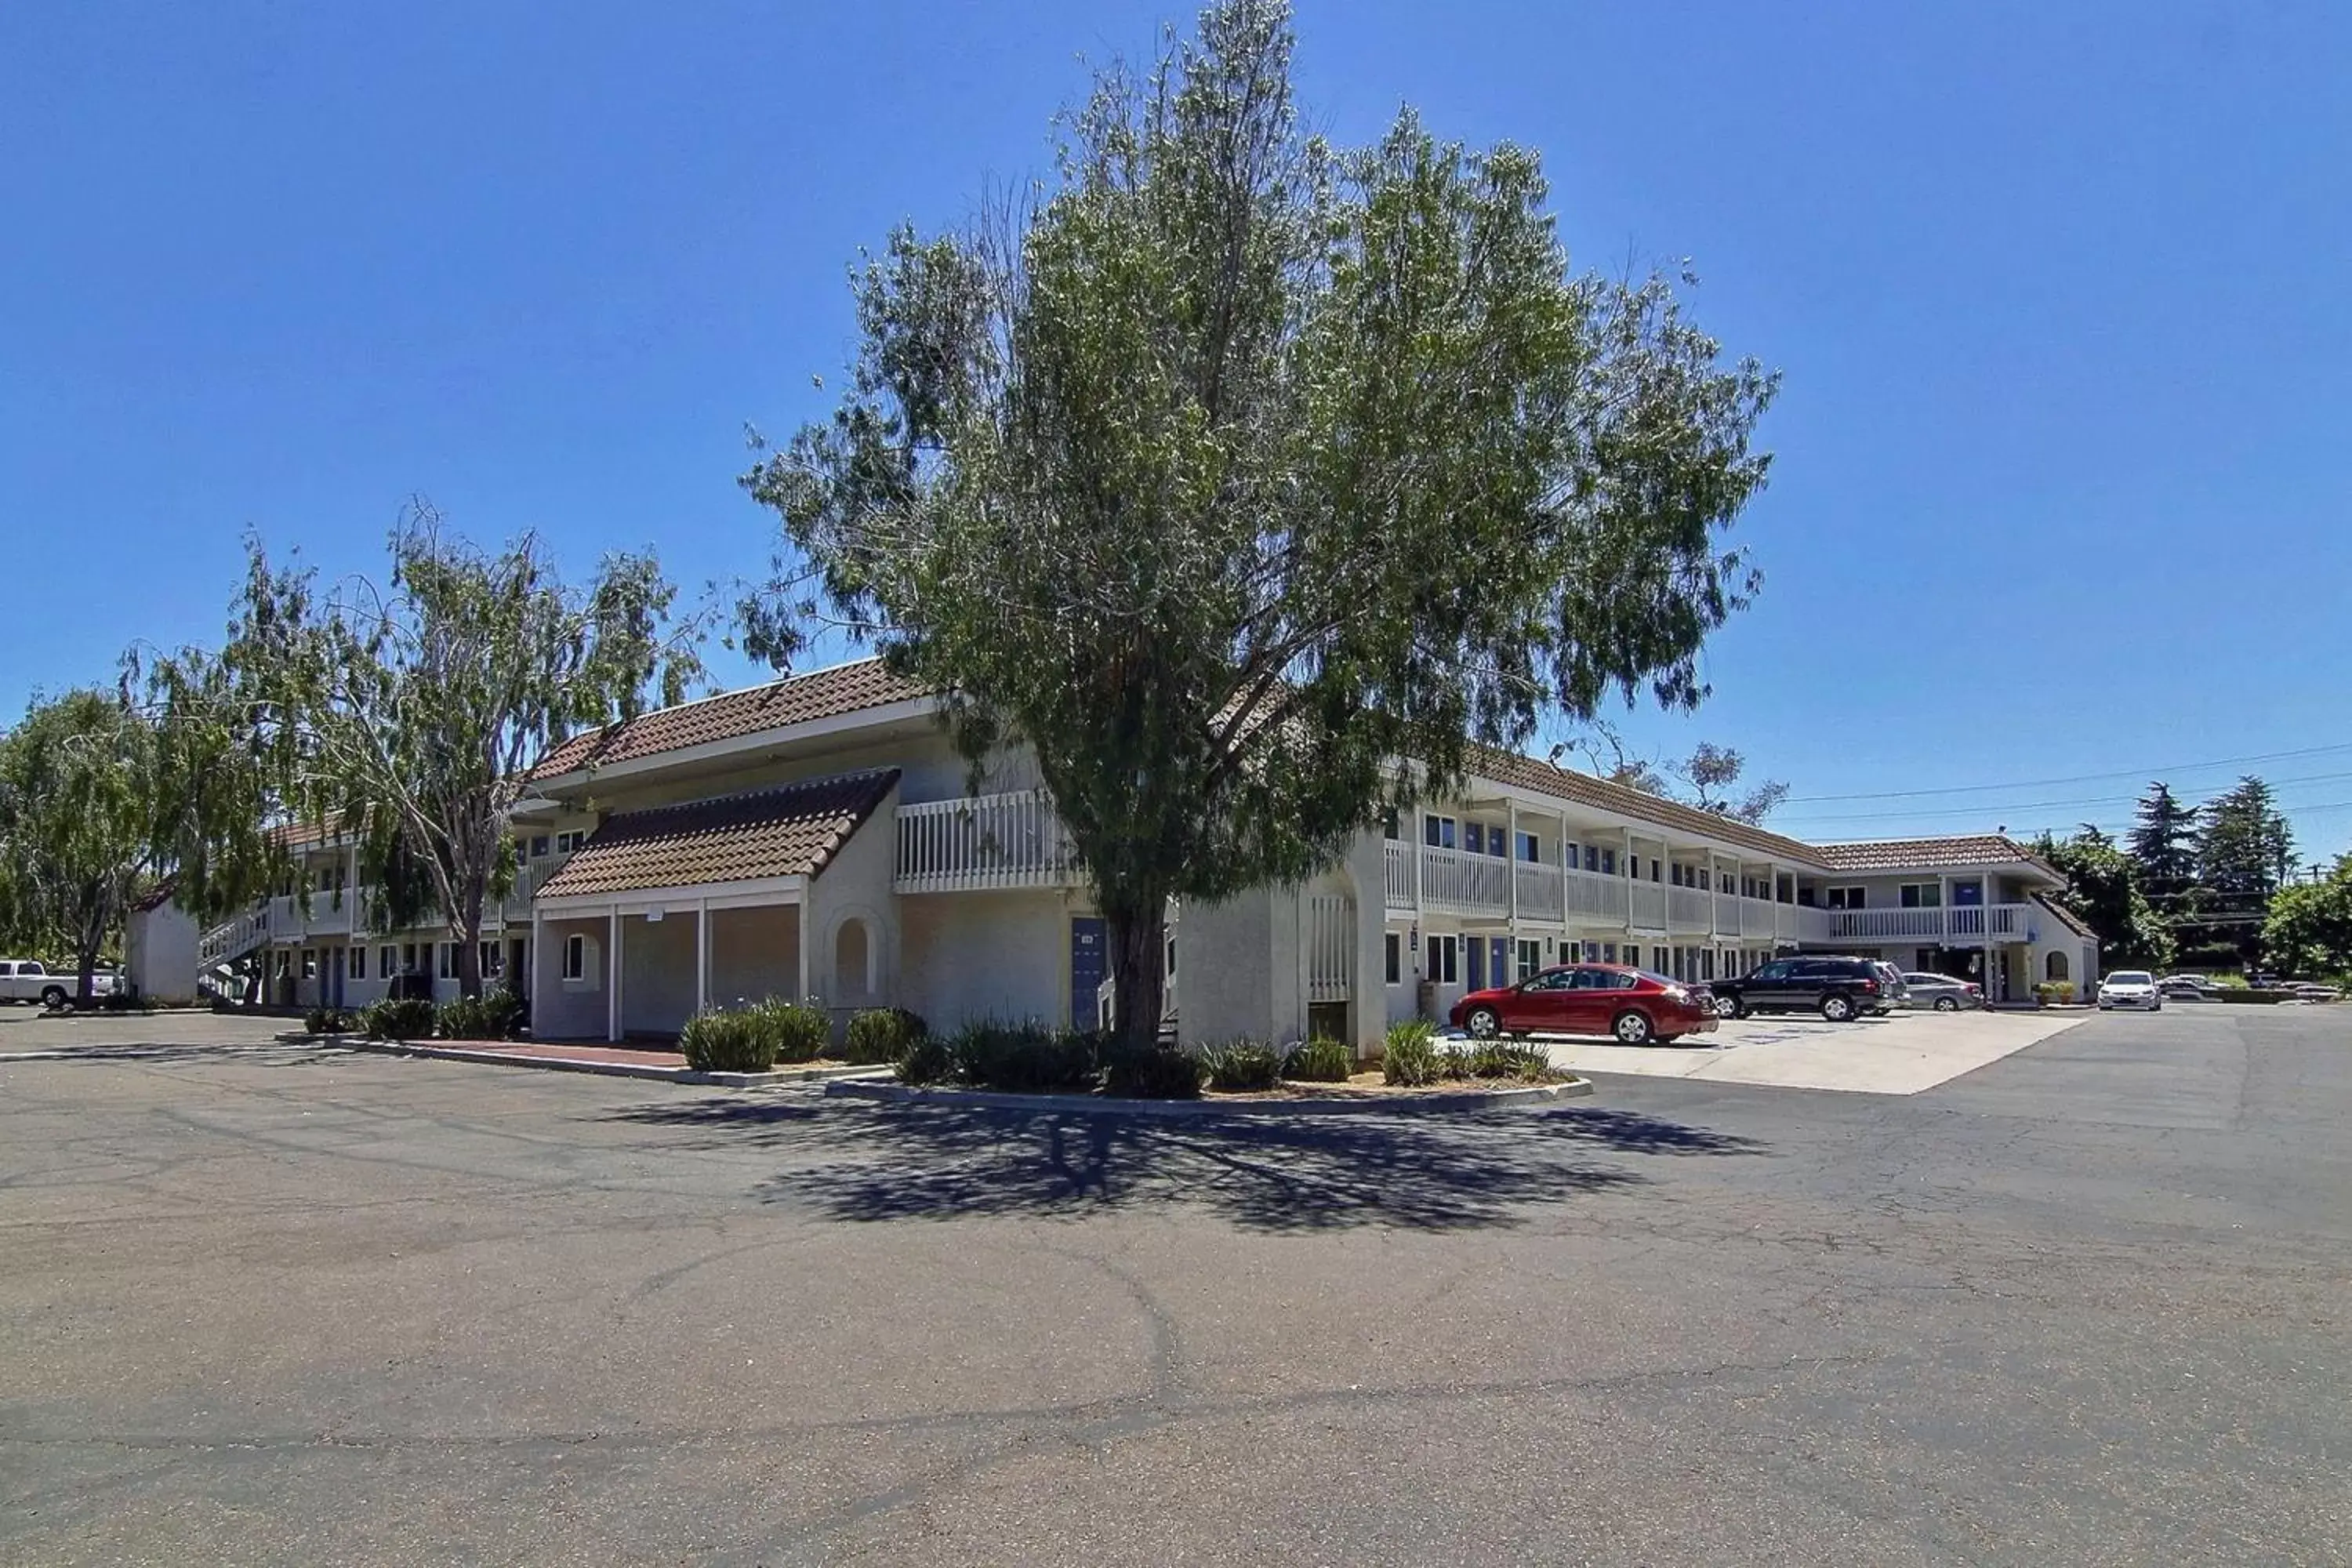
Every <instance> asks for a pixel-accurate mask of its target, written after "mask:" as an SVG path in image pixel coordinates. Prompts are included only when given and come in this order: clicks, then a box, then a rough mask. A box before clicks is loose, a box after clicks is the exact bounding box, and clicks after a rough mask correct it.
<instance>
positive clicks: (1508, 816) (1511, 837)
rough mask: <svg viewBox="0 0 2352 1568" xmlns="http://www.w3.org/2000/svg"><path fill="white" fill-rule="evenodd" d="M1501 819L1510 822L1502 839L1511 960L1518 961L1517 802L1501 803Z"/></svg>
mask: <svg viewBox="0 0 2352 1568" xmlns="http://www.w3.org/2000/svg"><path fill="white" fill-rule="evenodd" d="M1503 819H1504V820H1505V821H1506V822H1507V823H1509V824H1510V826H1509V828H1508V829H1507V831H1506V834H1505V837H1504V839H1503V866H1504V874H1505V875H1507V876H1508V877H1509V878H1510V879H1511V888H1510V893H1511V949H1512V951H1511V962H1512V963H1514V964H1516V963H1517V962H1518V944H1519V803H1518V802H1517V801H1516V800H1513V801H1506V802H1504V804H1503Z"/></svg>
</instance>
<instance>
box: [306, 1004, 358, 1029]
mask: <svg viewBox="0 0 2352 1568" xmlns="http://www.w3.org/2000/svg"><path fill="white" fill-rule="evenodd" d="M351 1026H352V1015H351V1014H350V1013H347V1012H345V1011H344V1010H343V1009H342V1008H341V1007H313V1008H311V1009H310V1011H309V1012H307V1013H305V1014H303V1015H302V1032H303V1033H304V1034H306V1035H340V1034H341V1033H343V1032H344V1031H345V1030H347V1029H349V1028H350V1027H351Z"/></svg>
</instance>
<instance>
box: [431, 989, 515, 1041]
mask: <svg viewBox="0 0 2352 1568" xmlns="http://www.w3.org/2000/svg"><path fill="white" fill-rule="evenodd" d="M434 1020H435V1022H436V1024H437V1025H438V1026H440V1031H441V1037H442V1038H443V1039H445V1040H510V1039H513V1038H514V1037H516V1036H517V1035H520V1033H522V1029H523V1026H524V1025H525V1024H526V1023H528V1022H529V1021H530V1009H529V1008H528V1007H526V1006H525V1005H524V1004H523V1000H522V998H521V997H520V996H518V995H516V994H514V993H513V992H511V991H509V990H506V989H505V988H504V987H500V988H499V989H497V990H494V991H485V992H483V993H482V994H480V995H479V996H457V997H452V998H451V999H450V1000H449V1001H447V1002H445V1003H443V1004H442V1005H441V1006H440V1007H439V1009H438V1010H436V1013H435V1014H434Z"/></svg>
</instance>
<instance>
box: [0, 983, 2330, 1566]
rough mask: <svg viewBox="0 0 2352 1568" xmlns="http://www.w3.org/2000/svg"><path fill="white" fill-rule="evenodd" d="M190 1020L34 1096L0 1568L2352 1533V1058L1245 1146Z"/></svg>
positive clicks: (1659, 1093) (25, 1076)
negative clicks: (323, 1045)
mask: <svg viewBox="0 0 2352 1568" xmlns="http://www.w3.org/2000/svg"><path fill="white" fill-rule="evenodd" d="M232 1022H234V1021H232ZM147 1025H148V1029H147V1036H148V1037H142V1038H124V1039H121V1040H119V1041H114V1042H111V1043H113V1044H116V1045H119V1046H121V1047H141V1048H152V1049H153V1050H154V1051H155V1052H156V1054H152V1055H147V1056H139V1057H129V1058H126V1057H122V1056H120V1055H118V1056H114V1057H112V1058H108V1057H105V1056H102V1055H101V1056H86V1057H83V1058H79V1059H47V1060H40V1059H23V1058H22V1055H21V1052H19V1053H18V1055H17V1057H16V1058H15V1059H10V1058H0V1260H5V1261H0V1563H12V1564H13V1563H28V1564H30V1563H41V1564H53V1563H55V1564H68V1563H105V1564H122V1563H171V1564H185V1563H302V1564H342V1563H449V1562H466V1563H476V1562H479V1563H585V1562H593V1563H746V1564H749V1563H770V1564H775V1563H1013V1562H1036V1561H1055V1560H1068V1561H1080V1562H1088V1563H1122V1564H1123V1563H1285V1564H1304V1563H1431V1562H1445V1563H1526V1562H1540V1563H1645V1564H1685V1563H1740V1564H1770V1563H1790V1564H1795V1563H1803V1564H1814V1563H1867V1564H1874V1565H1878V1564H1901V1563H2018V1564H2034V1565H2037V1568H2039V1565H2045V1564H2050V1563H2265V1564H2267V1563H2343V1562H2345V1561H2347V1547H2346V1542H2347V1541H2352V1483H2347V1479H2346V1478H2347V1476H2352V1412H2348V1411H2347V1401H2346V1400H2345V1398H2344V1390H2345V1389H2346V1388H2347V1387H2352V1277H2347V1276H2352V1138H2347V1131H2352V1038H2347V1035H2352V1027H2347V1026H2352V1012H2345V1011H2332V1010H2326V1009H2297V1010H2294V1011H2293V1012H2292V1013H2282V1014H2275V1015H2273V1014H2265V1015H2263V1016H2242V1015H2224V1014H2223V1013H2222V1012H2221V1010H2220V1009H2209V1010H2201V1011H2194V1012H2192V1011H2189V1010H2187V1009H2181V1010H2168V1011H2167V1012H2166V1013H2164V1014H2162V1015H2160V1016H2153V1017H2147V1016H2128V1017H2126V1016H2116V1017H2101V1018H2094V1019H2091V1020H2089V1021H2087V1022H2085V1023H2084V1024H2083V1025H2081V1026H2079V1027H2076V1028H2073V1029H2069V1030H2067V1031H2065V1032H2064V1033H2063V1034H2060V1035H2057V1036H2054V1037H2050V1038H2048V1039H2045V1040H2043V1041H2041V1042H2040V1043H2038V1044H2035V1045H2032V1046H2029V1047H2025V1048H2023V1049H2021V1050H2018V1051H2015V1052H2013V1053H2012V1054H2010V1055H2008V1056H2006V1057H2004V1058H2001V1059H2000V1060H1998V1061H1996V1062H1994V1063H1992V1064H1991V1065H1990V1066H1987V1067H1984V1068H1980V1069H1979V1070H1976V1071H1974V1072H1970V1073H1967V1074H1964V1075H1962V1076H1960V1077H1958V1078H1956V1079H1951V1080H1949V1081H1948V1082H1945V1083H1943V1084H1941V1085H1939V1086H1938V1087H1936V1088H1933V1089H1927V1090H1926V1091H1924V1092H1921V1093H1918V1094H1915V1095H1910V1096H1904V1097H1889V1096H1876V1095H1865V1094H1855V1093H1835V1094H1832V1093H1822V1092H1816V1091H1811V1090H1805V1089H1768V1088H1759V1087H1756V1086H1753V1085H1747V1084H1738V1083H1724V1082H1712V1081H1706V1080H1694V1079H1656V1078H1649V1079H1644V1078H1609V1079H1603V1080H1601V1094H1600V1096H1599V1098H1598V1099H1597V1100H1589V1101H1583V1102H1580V1103H1578V1104H1576V1105H1574V1106H1572V1107H1569V1108H1564V1109H1558V1110H1528V1111H1503V1112H1490V1113H1486V1114H1484V1115H1480V1116H1475V1117H1454V1118H1442V1117H1433V1116H1419V1117H1415V1116H1394V1115H1391V1116H1365V1117H1360V1118H1338V1119H1328V1120H1323V1121H1317V1122H1315V1123H1314V1124H1312V1125H1308V1124H1304V1123H1302V1124H1297V1125H1283V1124H1251V1125H1237V1126H1220V1125H1217V1124H1214V1123H1201V1122H1184V1123H1175V1124H1168V1123H1160V1124H1146V1123H1142V1122H1139V1121H1126V1120H1122V1119H1118V1118H1115V1117H1106V1116H1094V1117H1087V1116H1053V1115H1041V1114H1004V1113H978V1112H969V1111H955V1110H940V1109H936V1108H927V1109H916V1110H905V1109H891V1108H883V1107H874V1106H866V1105H857V1104H844V1103H841V1102H831V1101H825V1100H821V1099H818V1098H816V1097H815V1096H814V1095H811V1094H807V1093H804V1092H799V1091H786V1092H764V1093H757V1094H746V1093H734V1094H729V1093H723V1092H710V1091H703V1090H681V1089H675V1088H671V1087H668V1086H662V1085H649V1084H641V1083H632V1082H627V1081H621V1080H611V1079H589V1078H576V1077H566V1076H562V1075H558V1074H552V1073H545V1072H534V1071H526V1070H518V1069H501V1068H475V1067H467V1066H462V1065H457V1064H450V1063H440V1062H427V1061H410V1060H398V1059H390V1058H374V1057H362V1056H355V1055H349V1054H344V1053H340V1052H334V1051H322V1050H311V1049H307V1048H301V1047H274V1046H267V1045H257V1044H256V1043H255V1041H254V1040H253V1039H250V1038H247V1039H239V1038H236V1037H233V1031H230V1030H228V1029H227V1028H226V1026H211V1025H210V1024H209V1021H207V1026H208V1027H215V1028H218V1029H219V1031H220V1032H219V1033H218V1034H211V1035H207V1036H206V1037H205V1038H202V1039H196V1038H193V1036H194V1035H195V1034H198V1033H202V1032H204V1031H199V1030H194V1029H189V1030H183V1029H181V1028H180V1026H179V1025H178V1024H177V1023H176V1021H170V1020H149V1021H147ZM27 1027H44V1028H69V1027H73V1026H71V1025H64V1026H32V1025H28V1024H19V1023H9V1024H6V1025H0V1035H5V1037H7V1038H8V1039H9V1041H10V1043H11V1044H12V1045H14V1046H21V1044H22V1042H23V1040H24V1039H25V1038H26V1037H21V1036H18V1035H17V1034H16V1031H17V1030H20V1029H23V1028H27ZM246 1027H247V1028H248V1029H250V1028H251V1026H246ZM133 1032H134V1033H135V1032H136V1031H135V1030H134V1031H133ZM175 1035H188V1036H191V1038H189V1039H188V1041H187V1043H185V1044H184V1045H178V1044H176V1042H175V1040H174V1038H173V1037H174V1036H175ZM89 1039H91V1040H92V1041H94V1042H96V1041H99V1040H100V1036H97V1035H93V1036H90V1037H89Z"/></svg>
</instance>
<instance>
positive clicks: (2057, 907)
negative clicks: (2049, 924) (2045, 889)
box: [2033, 893, 2099, 942]
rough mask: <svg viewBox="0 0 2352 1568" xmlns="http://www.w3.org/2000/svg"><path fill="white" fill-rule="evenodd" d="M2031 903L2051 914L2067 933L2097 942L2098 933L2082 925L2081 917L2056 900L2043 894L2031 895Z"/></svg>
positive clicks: (2086, 940)
mask: <svg viewBox="0 0 2352 1568" xmlns="http://www.w3.org/2000/svg"><path fill="white" fill-rule="evenodd" d="M2033 901H2034V902H2035V903H2037V904H2040V905H2041V906H2042V908H2043V909H2045V910H2049V911H2050V912H2051V914H2052V915H2053V916H2054V917H2055V918H2056V920H2057V921H2058V923H2059V924H2060V925H2062V926H2064V927H2065V928H2066V929H2067V930H2068V931H2073V932H2074V934H2075V935H2076V936H2079V937H2081V938H2082V939H2083V940H2084V941H2085V942H2096V941H2098V940H2099V933H2098V932H2097V931H2093V930H2092V929H2091V928H2090V927H2089V926H2086V925H2084V923H2083V921H2082V917H2081V916H2079V915H2077V914H2075V913H2074V910H2070V909H2068V908H2067V907H2066V906H2065V905H2063V904H2062V903H2060V902H2059V901H2058V900H2055V899H2053V898H2050V897H2048V896H2047V895H2045V894H2042V893H2036V894H2034V895H2033Z"/></svg>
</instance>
